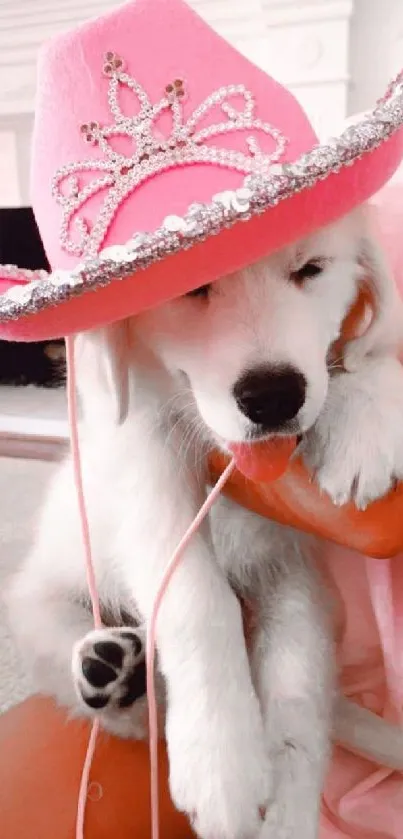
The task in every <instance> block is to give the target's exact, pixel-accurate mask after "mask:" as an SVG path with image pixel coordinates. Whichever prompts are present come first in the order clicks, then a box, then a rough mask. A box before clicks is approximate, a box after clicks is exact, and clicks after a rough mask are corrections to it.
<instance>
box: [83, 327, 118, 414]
mask: <svg viewBox="0 0 403 839" xmlns="http://www.w3.org/2000/svg"><path fill="white" fill-rule="evenodd" d="M75 342H76V343H75V364H76V377H77V385H78V392H79V397H80V402H81V406H82V410H83V414H84V417H85V418H88V419H90V420H91V423H92V424H93V426H94V428H96V427H97V424H98V425H101V424H105V422H106V423H112V424H114V425H121V424H122V423H123V422H124V420H125V419H126V416H127V412H128V404H129V329H128V322H127V321H121V322H119V323H115V324H112V325H111V326H106V327H103V328H102V329H96V330H92V331H90V332H82V333H80V334H79V335H77V336H76V339H75Z"/></svg>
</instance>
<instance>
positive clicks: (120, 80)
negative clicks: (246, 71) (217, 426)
mask: <svg viewBox="0 0 403 839" xmlns="http://www.w3.org/2000/svg"><path fill="white" fill-rule="evenodd" d="M103 72H104V75H105V76H107V77H108V78H109V89H108V104H109V109H110V112H111V114H112V117H113V118H114V120H113V122H111V123H110V124H109V125H104V126H101V125H100V124H99V123H98V122H89V123H85V124H84V125H82V126H81V129H80V131H81V134H82V136H83V139H84V141H85V142H87V143H89V144H90V145H92V146H97V147H98V148H99V149H100V151H101V152H102V157H100V158H99V159H94V158H90V159H88V160H81V161H79V162H76V163H70V164H67V165H66V166H62V167H61V169H59V170H58V171H57V172H56V174H55V176H54V178H53V182H52V193H53V196H54V198H55V199H56V201H57V203H58V204H60V205H61V207H62V209H63V217H62V224H61V231H60V242H61V245H62V248H63V249H64V250H65V251H67V252H68V253H71V254H74V255H75V256H78V257H84V258H88V257H95V256H96V255H97V253H98V252H99V249H100V247H101V245H102V242H103V240H104V238H105V235H106V233H107V230H108V228H109V226H110V224H111V223H112V221H113V219H114V217H115V215H116V213H117V212H118V210H119V207H120V206H121V204H122V203H123V201H125V199H126V198H127V197H128V196H129V195H130V194H131V193H132V192H134V190H135V189H137V188H138V187H139V186H140V185H141V184H143V183H144V182H145V181H147V180H148V179H149V178H152V177H155V176H156V175H158V174H161V173H162V172H166V171H167V170H169V169H173V168H176V167H178V166H186V165H190V164H194V163H203V164H204V163H213V164H215V165H217V166H223V167H227V168H229V169H234V170H236V171H238V172H241V173H242V174H244V175H246V174H248V173H259V172H263V171H264V170H265V169H267V167H268V166H269V165H270V164H272V163H274V162H275V161H278V160H279V159H280V157H281V156H282V154H283V152H284V149H285V147H286V144H287V139H286V138H285V137H284V136H283V135H282V134H281V132H280V131H278V130H277V129H276V128H274V127H273V126H272V125H269V123H267V122H263V121H262V120H260V119H258V118H257V117H256V115H255V102H254V99H253V96H252V94H251V93H250V91H249V90H247V88H246V87H245V86H244V85H242V84H237V85H228V86H227V87H220V88H219V89H218V90H216V91H214V92H213V93H212V94H211V95H210V96H208V97H207V99H205V100H204V102H202V104H201V105H199V107H198V108H196V110H195V111H194V112H193V113H192V114H191V116H190V117H189V119H187V120H185V118H184V113H183V102H184V101H185V100H186V87H185V82H184V81H183V79H175V80H174V81H173V82H171V83H170V84H168V85H167V86H166V88H165V91H164V95H163V97H162V99H161V100H160V101H159V102H156V103H155V104H153V103H152V102H151V100H150V99H149V97H148V95H147V93H146V91H145V90H144V88H143V87H142V86H141V85H140V84H139V83H138V82H137V81H136V80H135V79H133V78H132V77H131V76H130V75H128V73H126V72H124V64H123V60H122V59H121V58H120V57H119V56H118V55H116V54H115V53H112V52H108V53H107V54H106V56H105V63H104V67H103ZM123 88H126V89H128V90H129V91H131V93H132V94H133V97H134V100H135V102H136V107H137V112H136V113H135V115H132V116H128V115H126V114H124V113H123V111H122V108H121V105H120V102H119V95H120V94H121V92H122V89H123ZM234 101H239V102H241V103H242V106H243V107H242V109H241V110H239V108H238V107H236V105H235V104H233V103H234ZM167 113H169V115H170V119H171V130H170V131H169V132H168V133H167V136H164V134H163V133H162V132H161V131H160V130H159V129H158V121H159V119H160V118H161V116H162V115H163V114H167ZM217 114H218V117H217ZM212 115H214V116H213V119H214V117H216V118H217V119H218V121H214V123H213V124H210V125H204V127H203V122H204V120H205V118H206V117H209V116H210V117H211V116H212ZM239 131H254V132H255V133H258V134H259V133H260V134H261V135H266V136H269V137H271V139H272V140H273V141H274V144H275V148H274V150H273V151H272V152H271V153H270V154H266V153H264V152H263V151H262V150H261V148H260V145H259V143H258V140H257V139H256V136H255V135H254V136H251V137H248V138H247V140H246V145H247V149H246V151H245V152H242V151H235V150H233V149H227V148H221V147H217V146H214V145H208V143H209V141H211V140H213V139H214V138H217V137H226V135H231V134H233V132H239ZM116 137H124V138H126V140H127V141H129V142H128V145H129V148H130V151H131V153H129V154H128V155H126V154H122V153H120V152H118V151H117V150H116V149H115V148H114V147H113V145H112V142H113V138H116ZM229 140H230V137H229ZM89 172H97V173H99V177H96V178H95V179H94V180H93V181H90V182H89V183H87V184H86V185H83V184H80V180H79V176H80V175H83V174H84V173H89ZM99 193H101V194H103V193H105V197H104V200H103V203H102V206H101V209H100V212H99V215H98V217H97V219H96V220H95V222H94V224H93V226H92V227H91V225H90V224H89V222H88V221H87V220H86V219H85V218H84V217H83V216H82V215H80V211H81V209H82V208H83V207H84V206H85V204H86V202H87V201H88V200H89V199H90V198H92V196H94V195H97V194H99Z"/></svg>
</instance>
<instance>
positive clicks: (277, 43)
mask: <svg viewBox="0 0 403 839" xmlns="http://www.w3.org/2000/svg"><path fill="white" fill-rule="evenodd" d="M190 2H191V4H192V5H193V6H194V8H195V9H197V11H198V12H199V13H200V14H201V15H202V16H203V17H204V18H205V19H206V20H208V21H209V22H210V23H211V25H212V26H214V27H215V28H216V29H217V30H218V31H219V32H220V33H221V34H223V35H224V36H225V37H226V38H227V39H228V40H230V41H232V42H233V43H234V44H235V45H236V46H237V47H238V49H240V50H241V51H242V52H244V54H245V55H247V56H248V57H249V58H251V59H252V60H253V61H254V62H255V63H256V64H258V65H260V66H261V67H263V68H264V69H266V70H267V71H268V72H270V73H271V74H272V75H273V76H275V77H276V78H278V79H279V80H280V81H282V82H283V83H284V84H286V85H287V86H289V87H290V88H291V89H292V90H293V92H294V93H295V94H296V95H297V96H298V97H299V99H300V101H301V102H302V104H303V105H304V107H305V109H306V110H307V112H308V114H309V115H310V117H311V120H312V122H313V124H314V126H315V128H316V130H317V132H318V133H319V135H320V136H321V137H326V136H327V135H329V134H332V133H333V132H334V131H335V130H337V129H338V128H339V126H340V124H341V123H342V122H343V120H344V119H345V118H346V117H347V116H349V115H351V114H354V113H357V112H359V111H362V110H365V109H366V108H368V107H371V105H372V104H373V103H374V100H375V99H376V98H377V97H378V96H379V95H381V94H382V92H383V90H384V89H385V87H386V85H387V83H388V81H389V79H390V77H391V76H393V75H394V74H395V73H396V72H397V71H398V70H399V69H400V68H401V67H403V0H190ZM119 3H120V0H86V2H85V3H83V2H82V0H0V206H1V207H11V206H19V205H21V204H29V148H30V137H31V130H32V120H33V109H34V101H35V76H36V72H35V64H36V56H37V51H38V48H39V46H40V45H41V43H42V42H43V41H44V40H45V39H46V38H48V37H49V36H51V35H53V34H54V33H56V32H59V31H62V30H64V29H68V28H70V27H72V26H74V25H75V24H77V23H78V22H80V21H83V20H85V19H86V18H89V17H93V16H94V15H96V14H99V13H102V12H104V11H106V10H107V9H108V8H112V7H113V6H117V5H119Z"/></svg>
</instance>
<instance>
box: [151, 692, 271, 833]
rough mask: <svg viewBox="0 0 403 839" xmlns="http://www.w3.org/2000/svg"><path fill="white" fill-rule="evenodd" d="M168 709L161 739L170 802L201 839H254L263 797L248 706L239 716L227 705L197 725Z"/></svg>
mask: <svg viewBox="0 0 403 839" xmlns="http://www.w3.org/2000/svg"><path fill="white" fill-rule="evenodd" d="M197 703H198V699H197V697H193V698H192V700H191V703H187V705H186V707H180V706H175V704H174V706H173V707H171V708H170V710H169V713H168V722H167V740H168V749H169V757H170V786H171V794H172V798H173V800H174V802H175V804H176V806H177V807H178V809H179V810H182V811H184V812H185V813H187V815H188V816H189V818H190V820H191V822H192V825H193V828H194V830H195V832H196V833H197V835H198V836H199V837H201V839H254V837H256V835H257V833H258V830H259V827H260V825H261V814H262V809H263V808H264V806H265V803H266V801H267V798H268V795H269V784H270V773H269V765H268V761H267V756H266V753H265V749H264V746H263V744H264V735H263V729H262V726H261V724H260V722H259V719H258V709H257V707H256V708H254V706H253V704H252V703H251V706H250V708H249V710H248V711H246V713H245V715H244V716H243V717H242V716H239V715H238V714H237V713H236V710H235V707H231V703H229V704H228V705H226V711H225V712H223V714H219V713H217V709H215V710H214V712H213V713H211V714H210V715H208V716H207V717H206V718H204V719H203V721H202V720H201V719H200V717H199V718H197V716H196V715H195V716H194V717H193V720H191V719H190V716H189V704H190V705H194V706H196V709H197Z"/></svg>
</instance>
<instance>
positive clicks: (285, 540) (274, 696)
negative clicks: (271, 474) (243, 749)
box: [212, 498, 334, 839]
mask: <svg viewBox="0 0 403 839" xmlns="http://www.w3.org/2000/svg"><path fill="white" fill-rule="evenodd" d="M212 526H213V535H214V542H215V546H216V550H217V555H218V557H219V560H220V564H221V565H222V567H223V568H224V569H225V570H226V572H227V574H228V575H229V577H230V578H231V579H232V581H233V584H234V586H235V588H236V589H237V590H238V591H239V593H240V594H241V595H243V596H244V597H245V598H246V599H247V600H250V601H251V603H252V604H253V611H254V616H255V621H254V624H255V628H254V632H253V638H252V645H251V662H252V670H253V674H254V678H255V684H256V688H257V692H258V695H259V698H260V701H261V706H262V710H263V716H264V723H265V729H266V732H265V740H266V744H267V748H268V752H269V759H270V772H271V776H272V778H271V781H272V794H271V796H270V800H269V804H268V807H267V814H266V819H265V822H264V825H263V827H262V833H261V836H262V839H316V836H317V830H318V812H319V802H320V795H321V791H322V786H323V779H324V772H325V768H326V763H327V758H328V752H329V739H330V733H331V712H332V696H333V660H334V653H333V649H332V643H331V641H330V632H329V630H328V627H327V625H326V620H325V614H324V607H323V603H322V598H323V595H322V593H321V592H320V590H319V585H318V583H317V581H316V577H315V573H314V569H313V568H312V569H311V568H310V567H308V566H307V564H306V560H305V551H304V552H302V550H301V546H300V544H299V542H300V537H299V535H298V534H297V533H296V532H295V531H291V530H289V529H287V528H284V527H280V526H278V525H276V524H274V523H272V522H270V521H268V520H266V519H263V518H260V517H259V516H255V515H253V514H252V513H249V512H248V511H246V510H243V509H241V508H237V507H236V505H233V504H231V503H230V502H229V501H227V500H226V499H223V498H222V499H220V502H219V504H218V505H217V506H216V508H215V509H214V511H213V514H212ZM301 538H302V537H301Z"/></svg>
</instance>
